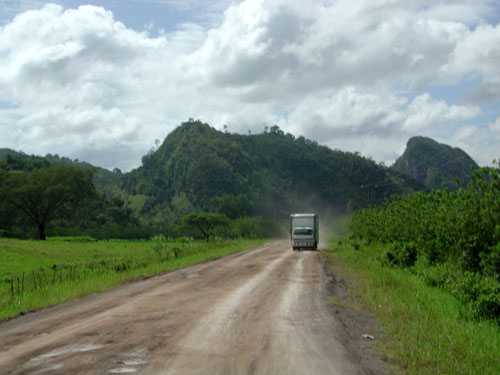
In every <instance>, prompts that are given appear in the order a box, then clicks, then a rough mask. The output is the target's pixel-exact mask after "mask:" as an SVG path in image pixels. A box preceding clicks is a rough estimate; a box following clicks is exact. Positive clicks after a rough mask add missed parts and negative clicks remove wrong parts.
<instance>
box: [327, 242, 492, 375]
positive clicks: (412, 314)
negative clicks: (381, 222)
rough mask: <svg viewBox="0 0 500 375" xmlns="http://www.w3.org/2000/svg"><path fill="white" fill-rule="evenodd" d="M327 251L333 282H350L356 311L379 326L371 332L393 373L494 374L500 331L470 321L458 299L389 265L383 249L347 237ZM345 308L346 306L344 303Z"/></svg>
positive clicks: (484, 322) (485, 323)
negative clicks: (378, 328)
mask: <svg viewBox="0 0 500 375" xmlns="http://www.w3.org/2000/svg"><path fill="white" fill-rule="evenodd" d="M329 249H330V250H328V251H327V252H325V253H326V254H327V256H328V258H329V260H330V263H331V264H332V265H333V270H334V273H335V274H336V275H337V277H339V276H340V277H343V278H348V279H350V280H351V281H352V283H351V284H352V288H353V289H352V293H353V297H354V298H353V299H354V300H355V301H356V302H355V305H354V306H352V307H353V308H355V309H359V310H362V311H369V312H370V313H371V315H372V316H373V317H374V318H375V320H377V321H378V322H379V323H380V326H381V327H380V330H379V331H377V332H370V334H373V335H374V336H375V345H376V348H377V350H379V351H380V355H381V356H382V357H383V358H384V360H385V361H386V362H387V363H388V364H389V368H390V369H391V370H392V372H393V373H395V374H401V373H402V374H415V375H416V374H419V375H435V374H449V375H470V374H482V375H497V374H499V373H500V356H499V355H498V353H500V327H499V325H498V324H497V323H496V322H495V321H492V320H477V319H471V318H470V316H468V315H467V314H466V311H467V309H465V308H464V305H463V303H462V302H460V300H458V299H457V298H455V297H454V296H452V295H451V294H449V293H448V292H446V291H444V290H441V289H439V288H436V287H433V286H430V285H429V284H427V283H426V281H425V280H423V279H421V278H419V277H418V276H417V275H415V274H414V273H411V272H409V271H408V270H407V269H404V268H400V267H393V266H389V265H387V264H386V263H385V262H384V261H383V259H384V257H385V253H386V252H387V244H381V243H371V244H369V245H367V244H366V243H361V242H359V241H358V240H350V239H348V238H346V237H343V238H337V239H335V240H333V241H331V242H330V246H329ZM342 303H344V304H345V302H342Z"/></svg>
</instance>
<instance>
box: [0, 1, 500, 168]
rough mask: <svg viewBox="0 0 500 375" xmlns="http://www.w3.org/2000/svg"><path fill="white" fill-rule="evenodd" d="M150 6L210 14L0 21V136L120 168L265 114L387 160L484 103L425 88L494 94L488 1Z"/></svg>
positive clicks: (495, 64)
mask: <svg viewBox="0 0 500 375" xmlns="http://www.w3.org/2000/svg"><path fill="white" fill-rule="evenodd" d="M151 1H153V0H151ZM154 1H156V0H154ZM158 2H160V3H161V2H163V3H165V4H167V5H169V6H171V7H177V8H178V9H179V10H180V11H185V12H196V11H203V10H206V11H208V12H214V13H217V14H218V18H217V19H218V20H219V21H218V23H216V24H214V23H213V22H212V23H210V25H212V26H210V27H211V28H207V26H206V24H205V23H203V22H201V23H197V22H195V21H196V19H194V20H195V21H192V22H188V23H183V24H179V25H178V27H177V28H176V30H174V31H173V32H165V31H163V32H160V33H159V36H158V37H155V38H153V37H151V36H150V34H149V33H148V31H144V32H136V31H133V30H131V29H128V28H127V27H125V26H124V24H123V23H120V22H117V21H116V20H115V18H114V16H113V14H112V13H111V12H109V11H106V10H105V9H104V8H101V7H96V6H81V7H79V8H77V9H64V8H63V7H61V6H57V5H45V6H43V7H41V8H39V9H34V10H31V11H28V12H25V13H22V14H19V15H18V16H17V17H15V18H14V19H13V20H12V22H8V23H6V24H5V25H4V26H3V27H1V28H0V130H1V131H2V132H3V133H4V134H7V135H6V137H5V138H4V139H5V142H6V143H7V144H2V145H0V147H2V146H8V147H14V148H18V149H19V148H22V149H23V150H24V151H25V152H36V153H41V154H43V153H48V152H50V153H59V154H61V155H67V156H70V157H77V158H79V159H85V158H86V159H87V160H89V161H92V162H94V163H96V164H99V165H104V166H106V167H109V168H113V167H120V168H121V169H125V170H127V169H130V168H131V167H135V166H137V165H138V164H139V162H140V157H141V156H142V155H143V154H144V153H145V152H147V150H148V149H149V148H150V147H151V145H152V144H153V141H154V139H156V138H160V139H161V138H163V137H164V136H165V135H166V134H167V133H168V132H169V131H171V130H172V129H173V127H174V126H176V125H178V124H179V123H180V122H181V121H184V120H186V119H187V118H189V117H193V118H201V119H203V120H205V121H207V122H209V123H210V124H212V125H214V126H218V127H221V126H222V125H223V124H228V125H229V128H230V130H231V131H241V132H246V131H247V130H248V129H251V130H252V131H253V132H255V131H261V130H262V126H263V125H262V124H263V123H264V122H267V123H269V124H273V123H276V124H279V125H280V127H281V128H282V129H283V130H285V131H289V132H292V133H294V134H296V135H300V134H304V135H306V136H308V137H312V138H313V139H315V140H317V141H319V142H321V143H328V144H329V145H331V146H332V147H338V148H340V149H344V148H343V147H347V148H345V149H349V150H351V151H361V152H362V154H364V155H371V156H372V157H374V158H375V159H376V160H383V161H388V160H391V158H394V157H395V155H397V153H399V152H401V151H402V150H401V148H403V147H404V144H405V143H406V140H407V138H408V137H409V136H411V135H416V134H422V135H429V136H433V135H435V134H438V135H440V136H442V135H443V132H448V131H449V138H448V139H449V140H450V142H458V141H457V139H454V138H453V134H455V128H454V126H455V124H462V123H463V122H467V121H472V120H474V119H475V118H477V117H478V116H480V115H482V114H484V111H482V110H481V102H477V103H476V104H474V105H470V104H467V103H455V102H454V101H453V100H443V99H442V98H439V99H437V98H433V97H432V95H431V94H430V92H431V91H430V90H429V89H428V87H429V86H432V85H436V84H447V85H451V86H452V87H453V85H460V84H461V82H462V81H463V80H464V78H467V77H470V76H471V75H473V76H476V77H478V79H479V80H481V82H482V86H481V87H479V88H478V90H477V92H475V93H473V94H474V95H475V98H477V100H483V98H485V97H486V96H487V99H488V100H498V99H500V81H499V80H498V78H496V77H500V71H499V70H500V61H499V60H500V52H499V51H500V50H499V49H498V46H499V45H500V43H499V42H500V40H499V39H500V36H499V35H500V32H499V29H500V26H498V25H497V26H493V25H491V24H488V23H486V21H484V20H488V19H489V18H490V17H491V15H492V14H494V13H495V12H496V14H498V13H499V7H498V4H496V3H495V2H494V1H489V0H482V1H476V2H470V1H465V0H455V1H452V0H450V1H448V0H447V1H445V0H443V1H435V0H424V1H422V0H419V1H417V0H407V1H396V0H377V1H373V0H360V1H356V2H352V1H348V0H338V1H335V2H333V1H322V0H315V1H310V2H303V1H298V0H273V1H270V0H247V1H243V2H235V3H231V4H232V5H230V6H229V4H230V2H229V1H226V0H221V1H218V2H216V3H213V4H212V5H206V4H205V3H202V2H200V1H199V0H192V1H188V2H182V3H181V2H178V1H177V0H164V1H163V0H158ZM4 4H5V2H2V1H1V0H0V9H1V6H2V5H3V6H5V5H4ZM226 7H227V9H226V10H225V11H224V12H223V13H222V9H225V8H226ZM485 92H487V93H488V95H486V94H485ZM471 95H472V94H471ZM2 103H3V104H4V106H2ZM4 107H5V109H2V108H4ZM488 113H489V112H488ZM499 115H500V114H498V113H497V114H494V116H495V117H498V116H499ZM462 125H463V124H462ZM469 125H470V124H469ZM478 125H480V124H478ZM470 126H476V125H470ZM495 129H496V127H495V126H490V128H489V130H487V131H486V133H488V132H490V131H491V132H494V131H495ZM486 133H485V134H484V137H488V135H489V134H486ZM476 138H477V137H476ZM476 144H479V140H478V141H477V143H476ZM397 145H401V146H400V147H399V148H398V146H397ZM356 147H359V149H356ZM479 148H480V147H479V146H473V145H472V146H470V149H471V150H472V151H471V152H473V153H474V152H476V153H479ZM394 150H396V151H394ZM485 159H487V160H486V161H484V160H480V162H485V163H489V162H490V160H489V159H492V157H491V158H485Z"/></svg>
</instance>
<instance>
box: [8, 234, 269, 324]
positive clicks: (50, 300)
mask: <svg viewBox="0 0 500 375" xmlns="http://www.w3.org/2000/svg"><path fill="white" fill-rule="evenodd" d="M80 240H82V241H84V242H81V241H78V238H76V239H75V238H69V239H68V238H56V239H49V240H48V241H30V240H28V241H26V240H14V239H0V260H1V262H0V321H1V320H5V319H8V318H11V317H14V316H17V315H19V314H20V313H23V312H27V311H31V310H34V309H39V308H43V307H48V306H51V305H55V304H58V303H62V302H67V301H71V300H74V299H77V298H81V297H83V296H86V295H89V294H92V293H96V292H100V291H103V290H106V289H110V288H112V287H115V286H117V285H119V284H122V283H124V282H126V281H127V280H131V279H134V278H137V277H146V276H151V275H155V274H159V273H163V272H168V271H172V270H175V269H178V268H182V267H186V266H189V265H193V264H196V263H200V262H203V261H206V260H209V259H215V258H218V257H221V256H224V255H228V254H231V253H235V252H238V251H241V250H244V249H248V248H251V247H255V246H258V245H260V244H262V243H264V242H265V240H226V241H217V242H210V243H206V242H201V241H193V242H172V241H170V242H168V241H98V242H89V241H88V239H85V238H83V239H80ZM176 252H177V254H178V255H177V257H176V256H175V253H176ZM54 265H55V266H56V267H55V268H56V271H55V272H54V268H53V267H54ZM121 265H125V266H126V267H125V268H124V269H120V268H117V267H116V266H121ZM42 269H43V271H41V270H42ZM23 274H24V275H25V285H26V287H25V290H24V291H21V289H20V287H19V286H18V285H19V284H18V280H19V282H20V283H21V284H22V275H23ZM32 275H35V280H33V279H30V277H32ZM39 277H40V278H41V279H42V281H43V282H42V284H41V286H40V285H39V279H38V278H39ZM12 279H13V280H14V284H13V286H14V293H12V292H11V287H12V284H11V282H10V280H12ZM37 279H38V282H37Z"/></svg>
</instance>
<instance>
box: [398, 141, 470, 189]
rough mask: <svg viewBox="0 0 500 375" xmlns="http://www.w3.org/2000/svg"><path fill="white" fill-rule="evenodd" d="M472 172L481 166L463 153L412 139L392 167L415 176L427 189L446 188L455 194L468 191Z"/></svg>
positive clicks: (438, 144) (436, 143)
mask: <svg viewBox="0 0 500 375" xmlns="http://www.w3.org/2000/svg"><path fill="white" fill-rule="evenodd" d="M471 168H474V169H478V168H479V166H478V165H477V164H476V162H475V161H474V160H472V158H471V157H470V156H469V155H467V154H466V153H465V152H464V151H462V150H461V149H459V148H452V147H450V146H447V145H444V144H440V143H438V142H436V141H434V140H432V139H430V138H425V137H412V138H410V140H409V141H408V143H407V145H406V150H405V152H404V154H403V155H402V156H401V157H400V158H398V159H397V160H396V162H395V163H394V165H393V166H392V167H391V169H393V170H394V171H398V172H402V173H405V174H408V175H410V176H412V177H413V178H414V179H415V180H417V181H419V182H420V183H422V184H424V185H425V186H426V187H427V188H428V189H440V188H442V187H443V185H444V186H445V187H447V188H449V189H450V190H452V191H455V190H457V189H458V188H459V187H462V188H466V187H467V184H468V183H469V174H470V171H471Z"/></svg>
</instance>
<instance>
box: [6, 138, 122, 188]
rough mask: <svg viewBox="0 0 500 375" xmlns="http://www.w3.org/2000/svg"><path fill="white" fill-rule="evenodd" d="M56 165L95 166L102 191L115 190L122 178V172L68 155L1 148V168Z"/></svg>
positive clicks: (18, 169)
mask: <svg viewBox="0 0 500 375" xmlns="http://www.w3.org/2000/svg"><path fill="white" fill-rule="evenodd" d="M55 165H71V166H76V167H78V168H83V169H88V168H94V169H95V173H94V179H93V181H94V185H95V186H96V187H97V188H98V189H99V190H100V191H102V192H108V193H109V192H112V191H114V190H115V189H116V188H117V187H118V184H119V180H120V178H121V174H120V173H117V172H111V171H108V170H107V169H104V168H100V167H95V166H93V165H92V164H90V163H87V162H84V161H78V160H71V159H70V158H67V157H60V156H59V155H51V154H47V155H45V156H37V155H28V154H25V153H24V152H20V151H14V150H11V149H8V148H0V169H3V170H8V171H9V170H17V171H30V170H33V169H37V168H44V167H48V166H55Z"/></svg>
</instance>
